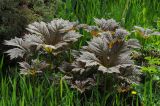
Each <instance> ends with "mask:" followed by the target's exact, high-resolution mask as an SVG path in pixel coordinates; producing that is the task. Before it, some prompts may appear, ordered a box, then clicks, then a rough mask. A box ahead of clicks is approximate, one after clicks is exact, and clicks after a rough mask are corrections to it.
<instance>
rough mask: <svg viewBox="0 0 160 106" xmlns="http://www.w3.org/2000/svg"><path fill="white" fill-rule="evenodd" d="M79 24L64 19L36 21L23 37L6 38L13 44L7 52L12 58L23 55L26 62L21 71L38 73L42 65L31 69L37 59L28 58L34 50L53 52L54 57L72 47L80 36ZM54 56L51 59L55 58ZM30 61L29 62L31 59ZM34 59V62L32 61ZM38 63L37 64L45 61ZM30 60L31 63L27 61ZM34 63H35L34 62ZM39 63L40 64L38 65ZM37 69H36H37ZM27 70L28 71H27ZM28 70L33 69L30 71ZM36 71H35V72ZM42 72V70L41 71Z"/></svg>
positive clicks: (45, 52)
mask: <svg viewBox="0 0 160 106" xmlns="http://www.w3.org/2000/svg"><path fill="white" fill-rule="evenodd" d="M77 28H78V24H77V23H76V22H69V21H68V20H63V19H54V20H53V21H51V22H50V23H45V22H34V23H32V24H30V25H28V27H27V28H26V29H27V30H28V31H29V33H28V34H25V36H24V37H23V38H14V39H11V40H8V41H7V40H6V41H5V42H4V44H5V45H9V46H13V47H14V48H13V49H10V50H8V51H7V52H6V53H7V54H9V55H10V58H11V59H14V58H17V57H22V58H24V60H25V62H21V63H20V66H21V67H22V68H24V69H21V71H22V72H21V73H25V74H26V72H28V73H29V74H30V73H34V74H35V73H37V72H36V71H38V72H40V71H39V70H38V68H40V70H41V69H42V68H41V67H36V68H34V69H31V68H32V67H34V66H33V65H35V62H33V61H35V60H32V58H31V59H28V58H30V57H31V56H32V55H33V52H35V51H37V52H38V53H39V54H45V55H47V54H51V55H53V57H54V56H55V57H56V56H57V55H58V54H59V53H61V52H63V51H65V50H67V49H68V48H70V46H71V44H73V43H74V42H76V41H77V40H78V38H79V37H81V36H80V34H79V33H78V32H76V29H77ZM53 59H54V58H52V59H51V60H53ZM28 60H29V61H30V62H29V61H28ZM31 61H32V62H31ZM43 61H44V60H42V62H38V63H36V65H37V66H39V65H41V63H43V66H45V65H44V63H45V62H43ZM26 62H29V63H30V64H29V63H26ZM32 63H33V64H32ZM38 64H39V65H38ZM35 69H36V70H35ZM26 70H27V71H26ZM28 70H32V72H29V71H28ZM33 71H35V72H33ZM41 72H42V71H41Z"/></svg>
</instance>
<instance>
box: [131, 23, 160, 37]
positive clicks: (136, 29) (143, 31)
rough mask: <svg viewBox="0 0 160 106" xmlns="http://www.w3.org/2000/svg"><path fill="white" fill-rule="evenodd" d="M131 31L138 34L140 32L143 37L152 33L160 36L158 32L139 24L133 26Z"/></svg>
mask: <svg viewBox="0 0 160 106" xmlns="http://www.w3.org/2000/svg"><path fill="white" fill-rule="evenodd" d="M133 32H137V33H138V34H140V35H141V36H143V37H149V36H152V35H158V36H160V32H158V31H155V30H152V29H149V28H143V27H140V26H134V31H133Z"/></svg>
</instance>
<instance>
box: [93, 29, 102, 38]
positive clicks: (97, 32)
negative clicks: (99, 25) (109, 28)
mask: <svg viewBox="0 0 160 106" xmlns="http://www.w3.org/2000/svg"><path fill="white" fill-rule="evenodd" d="M99 33H100V31H95V30H93V31H91V35H92V36H96V37H97V36H98V35H99Z"/></svg>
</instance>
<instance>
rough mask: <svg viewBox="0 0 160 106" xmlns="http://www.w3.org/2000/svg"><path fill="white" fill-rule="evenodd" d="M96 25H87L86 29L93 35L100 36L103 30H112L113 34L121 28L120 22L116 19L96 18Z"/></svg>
mask: <svg viewBox="0 0 160 106" xmlns="http://www.w3.org/2000/svg"><path fill="white" fill-rule="evenodd" d="M94 22H95V24H96V26H87V27H85V30H86V31H87V32H90V33H91V35H92V36H99V33H101V32H108V31H109V32H110V33H112V34H114V33H115V31H116V29H118V28H120V25H119V23H117V22H116V21H115V20H114V19H108V20H106V19H103V18H102V19H97V18H95V19H94Z"/></svg>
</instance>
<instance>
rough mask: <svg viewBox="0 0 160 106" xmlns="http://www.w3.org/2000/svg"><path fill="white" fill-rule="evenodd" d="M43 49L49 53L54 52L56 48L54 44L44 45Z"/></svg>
mask: <svg viewBox="0 0 160 106" xmlns="http://www.w3.org/2000/svg"><path fill="white" fill-rule="evenodd" d="M43 49H44V50H45V51H46V52H48V53H52V52H53V50H54V49H55V47H54V46H52V45H45V44H44V45H43Z"/></svg>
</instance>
